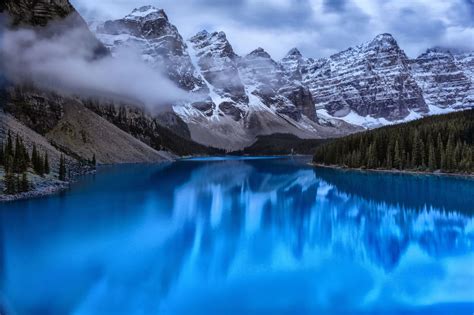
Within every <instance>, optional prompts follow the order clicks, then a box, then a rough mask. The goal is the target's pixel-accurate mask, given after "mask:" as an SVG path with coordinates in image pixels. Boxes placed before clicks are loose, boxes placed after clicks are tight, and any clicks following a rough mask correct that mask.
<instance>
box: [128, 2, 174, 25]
mask: <svg viewBox="0 0 474 315" xmlns="http://www.w3.org/2000/svg"><path fill="white" fill-rule="evenodd" d="M125 18H126V19H129V20H141V19H147V20H150V19H156V20H157V19H165V20H167V21H168V16H167V15H166V13H165V11H164V10H163V9H158V8H156V7H154V6H152V5H146V6H143V7H140V8H137V9H134V10H133V11H132V13H130V14H129V15H127V16H126V17H125Z"/></svg>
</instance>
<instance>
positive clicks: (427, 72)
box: [280, 34, 474, 128]
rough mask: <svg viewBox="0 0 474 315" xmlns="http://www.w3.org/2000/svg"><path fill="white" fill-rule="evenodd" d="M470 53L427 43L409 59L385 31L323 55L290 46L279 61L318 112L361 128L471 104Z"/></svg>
mask: <svg viewBox="0 0 474 315" xmlns="http://www.w3.org/2000/svg"><path fill="white" fill-rule="evenodd" d="M473 60H474V57H473V54H472V53H471V54H469V53H458V54H452V53H450V52H449V51H447V50H442V49H430V50H428V51H427V52H426V53H425V54H422V55H421V56H419V57H418V58H416V59H410V58H408V57H407V55H406V54H405V52H404V51H403V50H402V49H401V48H400V46H399V45H398V43H397V41H396V40H395V39H394V38H393V36H392V35H390V34H381V35H378V36H377V37H376V38H375V39H373V40H372V41H370V42H367V43H364V44H362V45H359V46H356V47H351V48H349V49H347V50H345V51H342V52H340V53H337V54H335V55H333V56H331V57H329V58H322V59H318V60H314V59H311V58H309V59H307V58H304V57H303V56H302V55H301V53H300V52H299V51H298V50H297V49H292V50H291V51H290V52H289V53H288V55H287V56H286V57H285V58H283V59H282V60H281V61H280V64H281V65H282V67H283V68H284V69H285V72H286V74H287V76H288V77H289V78H293V79H294V80H297V81H300V82H303V84H304V85H305V86H308V87H309V89H310V90H311V92H312V94H313V97H314V98H315V102H316V107H317V109H318V114H319V115H320V116H322V117H326V116H329V117H334V118H339V119H342V120H344V121H346V122H349V123H352V124H355V125H360V126H364V127H366V128H374V127H380V126H383V125H388V124H394V123H400V122H404V121H408V120H413V119H416V118H421V117H424V116H427V115H430V114H438V113H443V112H448V111H453V110H459V109H465V108H471V107H473V106H474V102H473V98H474V90H473V89H474V78H473V75H472V73H473V72H472V69H474V68H473V65H474V61H473Z"/></svg>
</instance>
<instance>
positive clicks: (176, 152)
mask: <svg viewBox="0 0 474 315" xmlns="http://www.w3.org/2000/svg"><path fill="white" fill-rule="evenodd" d="M0 13H5V14H6V15H7V16H8V20H7V24H4V25H2V27H5V28H6V29H9V30H12V31H14V30H17V29H20V28H27V29H29V30H30V31H32V32H34V36H36V37H37V38H41V39H42V40H44V41H45V42H47V41H49V40H50V39H52V38H58V37H61V36H64V35H65V34H70V33H68V32H79V33H80V34H81V40H82V41H83V42H81V43H80V45H82V46H80V45H79V46H80V47H79V48H80V49H83V50H84V52H85V51H86V50H87V55H88V56H89V58H91V59H92V60H101V59H103V58H108V57H109V56H110V54H111V53H112V54H113V52H110V51H109V50H108V49H107V48H106V47H105V45H103V44H102V43H101V42H100V41H99V40H98V39H97V38H96V37H95V35H94V34H93V33H92V32H90V30H89V28H88V26H87V24H86V22H85V21H84V20H83V19H82V17H81V16H80V15H79V14H78V13H77V11H76V10H75V9H74V7H73V6H72V5H71V4H70V3H69V2H68V1H67V0H37V1H27V0H6V1H2V2H1V3H0ZM157 19H158V20H157V21H156V19H154V21H152V23H160V18H159V17H157ZM130 20H131V21H132V19H130ZM130 23H133V22H130ZM31 35H33V33H31ZM163 45H164V46H163V50H167V51H169V49H170V48H172V47H175V48H176V49H175V50H172V51H173V52H175V54H171V53H170V54H168V57H169V62H171V61H172V62H175V66H174V67H173V69H175V68H176V69H177V68H179V69H180V71H179V72H177V74H175V73H174V72H170V76H171V75H175V76H179V77H180V78H183V81H182V86H183V87H186V86H188V87H189V88H191V89H194V87H195V86H196V87H197V88H196V89H195V90H198V89H199V85H201V87H203V88H204V89H205V85H204V84H203V82H202V81H200V80H199V79H196V78H195V77H193V73H192V72H187V71H188V70H189V69H187V68H186V56H185V55H183V56H180V55H179V53H180V52H179V49H180V47H179V37H177V38H176V40H174V41H173V40H169V41H168V42H166V43H163ZM89 50H90V51H89ZM180 58H181V59H180ZM187 61H188V62H189V67H191V68H192V64H191V63H190V59H189V56H188V58H187ZM1 66H2V67H1V68H0V143H1V144H2V150H3V144H5V143H6V142H7V141H6V139H7V138H8V134H9V133H10V134H12V135H13V137H17V136H18V137H19V139H21V141H22V143H24V145H25V150H26V151H27V153H28V154H29V155H31V154H32V153H31V152H32V151H33V147H36V148H37V150H38V151H39V152H40V154H41V155H43V154H46V153H47V154H48V156H49V157H50V160H49V161H50V167H51V173H50V174H49V175H48V176H38V174H35V173H34V172H33V171H32V169H31V168H28V169H27V172H26V177H27V179H28V180H29V181H30V182H31V189H32V191H30V192H28V193H26V194H25V196H36V195H41V194H44V193H48V192H53V191H56V190H57V189H62V188H64V187H65V186H66V183H64V182H62V181H58V169H59V164H60V160H61V157H62V156H64V157H65V161H66V165H67V170H68V172H67V173H68V174H69V175H68V179H71V178H73V177H74V176H75V175H78V174H81V173H84V172H89V171H91V170H92V169H93V168H92V166H91V161H92V160H93V159H94V160H96V161H97V162H98V163H100V164H104V163H106V164H109V163H143V162H162V161H169V160H172V159H174V158H175V157H176V156H183V155H194V154H199V155H205V154H217V153H219V152H221V151H219V150H216V149H213V148H209V147H206V146H203V145H201V144H198V143H196V142H194V141H192V140H191V139H190V131H189V129H188V127H187V125H186V124H185V123H184V121H183V120H182V119H180V118H179V116H177V115H176V114H174V113H170V112H164V113H151V112H150V111H148V110H147V109H146V108H145V107H144V106H143V105H142V104H136V103H135V102H134V101H127V100H123V101H118V100H116V99H106V98H103V97H93V98H90V96H88V97H84V96H80V95H78V94H77V93H76V94H74V95H71V94H70V93H59V92H58V91H56V92H53V91H51V90H49V89H44V88H40V87H39V86H38V85H37V84H36V82H34V81H30V80H25V79H22V80H17V79H16V78H15V79H11V78H10V77H9V76H8V75H6V74H5V73H3V71H4V70H5V68H3V66H4V65H1ZM79 94H80V93H79ZM2 150H0V151H2ZM3 162H5V161H3ZM3 162H2V163H3ZM4 169H6V165H5V168H4ZM4 169H3V170H0V178H3V177H4V175H5V174H4ZM7 175H8V174H7ZM17 176H18V175H17ZM20 176H21V174H20ZM4 184H5V183H4V181H3V180H1V181H0V199H8V200H10V199H11V198H17V197H18V196H13V197H5V196H4V195H3V194H2V193H1V192H2V191H3V188H4Z"/></svg>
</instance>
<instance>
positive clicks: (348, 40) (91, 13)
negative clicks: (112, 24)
mask: <svg viewBox="0 0 474 315" xmlns="http://www.w3.org/2000/svg"><path fill="white" fill-rule="evenodd" d="M72 3H73V4H74V5H75V6H76V8H77V9H78V10H79V12H81V14H83V15H84V16H85V17H86V18H87V19H89V20H90V19H102V20H103V19H110V18H120V17H123V16H125V15H126V14H128V13H129V12H130V11H132V9H133V8H136V7H139V6H142V5H148V4H152V5H154V6H156V7H158V8H163V9H164V10H165V11H166V12H167V14H168V16H169V18H170V20H171V22H172V23H173V24H175V25H176V26H177V27H178V29H179V30H180V32H181V34H182V35H183V36H184V37H186V38H188V37H190V36H192V35H193V34H195V33H197V32H198V31H200V30H203V29H207V30H208V31H221V30H222V31H224V32H226V34H227V36H228V38H229V40H230V41H231V44H232V45H233V46H234V49H235V50H236V52H237V53H238V54H246V53H248V52H250V51H251V50H253V49H255V48H257V47H263V48H264V49H266V50H267V51H268V52H269V53H270V54H272V56H273V57H274V58H275V59H279V58H281V57H283V56H284V55H285V54H286V52H287V51H288V50H289V49H290V48H292V47H297V48H299V49H300V50H301V51H302V52H303V54H304V55H305V56H307V57H315V58H317V57H325V56H329V55H331V54H333V53H336V52H338V51H340V50H343V49H346V48H348V47H350V46H353V45H356V44H359V43H362V42H366V41H368V40H370V39H372V38H373V37H374V36H375V35H377V34H380V33H391V34H393V35H394V36H395V38H396V39H397V40H398V42H399V44H400V45H401V46H402V48H403V49H404V50H405V51H406V52H407V54H408V55H409V56H412V57H416V56H417V55H418V54H420V53H421V52H423V51H424V50H426V48H429V47H433V46H445V47H455V48H463V49H466V48H468V49H471V50H474V0H159V1H156V0H99V1H98V0H72Z"/></svg>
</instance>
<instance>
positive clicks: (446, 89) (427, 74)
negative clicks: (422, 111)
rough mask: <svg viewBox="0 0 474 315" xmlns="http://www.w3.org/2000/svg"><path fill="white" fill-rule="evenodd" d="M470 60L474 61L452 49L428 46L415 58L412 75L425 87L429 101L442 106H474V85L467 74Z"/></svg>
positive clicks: (456, 107)
mask: <svg viewBox="0 0 474 315" xmlns="http://www.w3.org/2000/svg"><path fill="white" fill-rule="evenodd" d="M469 62H472V61H470V60H469V59H468V58H463V57H461V56H460V57H459V59H458V60H457V59H456V57H455V56H454V55H453V54H452V53H451V52H450V51H449V50H445V49H440V48H435V49H429V50H428V51H427V52H426V53H424V54H422V55H420V56H419V57H418V58H416V59H415V60H413V61H412V68H413V75H414V78H415V80H416V82H417V83H418V85H419V86H420V87H421V89H422V90H423V95H424V98H425V100H426V103H427V104H428V105H430V106H437V107H440V108H442V109H462V108H468V107H472V106H474V93H473V92H474V86H473V83H472V78H470V77H469V76H468V73H469ZM463 63H465V64H463ZM463 68H465V69H467V71H466V72H465V71H464V70H463Z"/></svg>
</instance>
